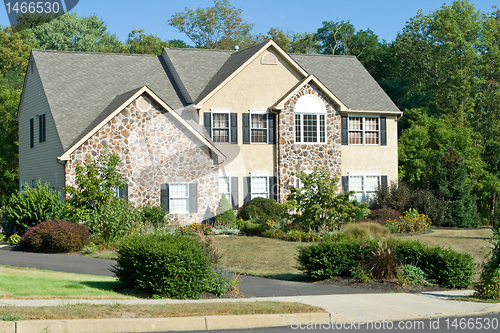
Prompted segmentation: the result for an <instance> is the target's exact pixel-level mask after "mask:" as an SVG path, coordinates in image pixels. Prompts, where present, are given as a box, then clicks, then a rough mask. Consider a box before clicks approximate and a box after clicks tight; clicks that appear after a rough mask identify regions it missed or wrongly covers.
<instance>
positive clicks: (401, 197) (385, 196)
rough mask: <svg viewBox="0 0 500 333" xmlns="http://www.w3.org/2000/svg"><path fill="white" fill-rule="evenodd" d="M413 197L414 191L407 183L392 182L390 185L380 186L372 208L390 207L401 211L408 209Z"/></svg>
mask: <svg viewBox="0 0 500 333" xmlns="http://www.w3.org/2000/svg"><path fill="white" fill-rule="evenodd" d="M411 199H412V191H411V190H410V188H409V187H408V185H407V184H406V183H403V182H399V183H397V184H396V183H394V182H391V185H390V186H388V187H379V188H378V189H377V190H376V191H375V196H374V198H373V200H372V208H373V209H380V208H385V207H390V208H392V209H395V210H398V211H400V212H402V211H404V210H407V209H408V208H410V207H409V205H410V202H411Z"/></svg>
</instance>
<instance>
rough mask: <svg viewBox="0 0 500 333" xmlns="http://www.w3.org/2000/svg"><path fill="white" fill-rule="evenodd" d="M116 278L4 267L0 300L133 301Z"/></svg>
mask: <svg viewBox="0 0 500 333" xmlns="http://www.w3.org/2000/svg"><path fill="white" fill-rule="evenodd" d="M118 285H119V282H118V280H117V279H116V278H114V277H107V276H94V275H84V274H72V273H62V272H53V271H46V270H38V269H32V268H18V267H9V266H0V298H41V297H43V298H46V297H54V298H86V299H94V298H108V299H126V298H130V297H127V296H126V295H124V294H120V293H117V292H114V291H113V288H116V287H118Z"/></svg>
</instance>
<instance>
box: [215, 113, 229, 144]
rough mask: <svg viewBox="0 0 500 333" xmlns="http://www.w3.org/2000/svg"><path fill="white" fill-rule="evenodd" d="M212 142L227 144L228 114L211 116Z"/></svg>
mask: <svg viewBox="0 0 500 333" xmlns="http://www.w3.org/2000/svg"><path fill="white" fill-rule="evenodd" d="M212 120H213V124H212V140H213V141H214V142H229V112H227V113H218V112H217V113H213V114H212Z"/></svg>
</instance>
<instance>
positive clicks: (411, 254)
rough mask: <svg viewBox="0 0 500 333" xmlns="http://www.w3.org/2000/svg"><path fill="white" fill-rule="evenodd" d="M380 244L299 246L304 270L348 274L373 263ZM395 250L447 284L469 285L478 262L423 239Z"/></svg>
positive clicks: (319, 275)
mask: <svg viewBox="0 0 500 333" xmlns="http://www.w3.org/2000/svg"><path fill="white" fill-rule="evenodd" d="M377 248H378V246H377V240H376V239H375V240H365V241H360V240H340V241H337V242H332V241H327V242H325V241H323V242H322V243H320V244H315V245H311V246H304V247H301V248H299V255H298V257H297V260H298V262H299V268H300V270H302V271H304V272H305V273H306V274H307V275H308V276H310V277H312V278H316V279H324V278H331V277H334V276H346V275H348V274H349V271H350V270H353V269H355V268H356V267H358V266H359V265H360V264H362V265H366V264H367V263H369V262H370V261H371V258H372V252H375V251H376V249H377ZM394 252H395V253H396V255H397V256H398V258H399V261H400V262H401V263H403V264H415V265H416V266H417V267H419V268H421V269H422V270H423V271H424V272H425V273H426V274H427V276H428V277H429V279H430V280H433V281H435V282H437V283H438V284H439V285H441V286H443V287H445V288H467V287H469V286H470V285H471V283H472V277H473V275H474V269H475V264H474V260H473V259H472V257H471V256H470V255H469V254H466V253H458V252H455V251H453V250H451V249H445V248H442V247H429V246H427V245H425V244H423V243H422V242H419V241H399V242H398V244H397V246H396V247H395V248H394Z"/></svg>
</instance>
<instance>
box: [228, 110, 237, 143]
mask: <svg viewBox="0 0 500 333" xmlns="http://www.w3.org/2000/svg"><path fill="white" fill-rule="evenodd" d="M230 117H231V143H234V144H238V114H237V113H231V114H230Z"/></svg>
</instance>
